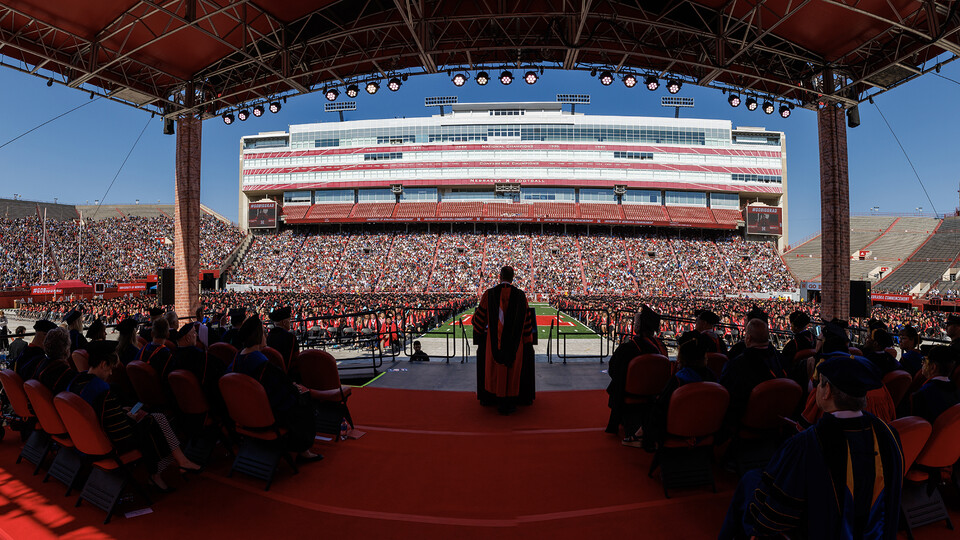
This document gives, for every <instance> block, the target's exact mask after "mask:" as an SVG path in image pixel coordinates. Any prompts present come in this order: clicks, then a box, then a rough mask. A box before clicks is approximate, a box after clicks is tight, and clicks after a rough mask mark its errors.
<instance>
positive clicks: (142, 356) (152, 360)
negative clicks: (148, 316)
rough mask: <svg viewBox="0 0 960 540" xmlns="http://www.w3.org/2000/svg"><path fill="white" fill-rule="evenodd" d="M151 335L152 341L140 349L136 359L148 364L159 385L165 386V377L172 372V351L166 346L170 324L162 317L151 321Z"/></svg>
mask: <svg viewBox="0 0 960 540" xmlns="http://www.w3.org/2000/svg"><path fill="white" fill-rule="evenodd" d="M151 335H152V336H153V341H151V342H150V343H147V344H146V345H144V346H143V348H142V349H140V352H139V353H137V357H136V359H137V360H139V361H141V362H143V363H145V364H150V367H152V368H153V370H154V371H155V372H156V373H157V377H158V378H159V379H160V382H161V384H162V385H164V386H166V380H167V375H169V374H170V372H171V371H173V362H172V360H173V351H171V350H170V349H169V348H167V345H166V341H167V338H168V337H170V323H168V322H167V320H166V319H164V318H162V317H161V318H159V319H157V320H155V321H153V327H152V328H151Z"/></svg>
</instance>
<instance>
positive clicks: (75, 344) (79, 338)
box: [63, 309, 87, 352]
mask: <svg viewBox="0 0 960 540" xmlns="http://www.w3.org/2000/svg"><path fill="white" fill-rule="evenodd" d="M63 322H65V323H67V328H68V329H70V352H73V351H76V350H79V349H86V348H87V338H85V337H83V313H81V312H80V311H78V310H76V309H72V310H70V311H69V312H67V314H66V316H64V318H63Z"/></svg>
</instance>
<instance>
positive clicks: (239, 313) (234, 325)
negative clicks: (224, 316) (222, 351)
mask: <svg viewBox="0 0 960 540" xmlns="http://www.w3.org/2000/svg"><path fill="white" fill-rule="evenodd" d="M229 315H230V329H229V330H227V331H225V332H224V333H223V335H222V336H221V337H220V341H222V342H224V343H229V344H231V345H233V346H234V347H236V348H237V349H240V348H242V347H243V344H242V343H241V342H240V339H239V331H240V325H242V324H243V321H244V319H246V318H247V310H246V309H245V308H238V309H231V310H230V312H229Z"/></svg>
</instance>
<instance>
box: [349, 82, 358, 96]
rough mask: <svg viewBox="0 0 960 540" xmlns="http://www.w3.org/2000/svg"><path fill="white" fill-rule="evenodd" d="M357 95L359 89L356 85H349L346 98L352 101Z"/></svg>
mask: <svg viewBox="0 0 960 540" xmlns="http://www.w3.org/2000/svg"><path fill="white" fill-rule="evenodd" d="M358 94H360V89H359V88H357V85H355V84H351V85H350V86H348V87H347V97H348V98H350V99H353V98H355V97H357V95H358Z"/></svg>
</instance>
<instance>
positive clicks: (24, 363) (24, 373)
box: [13, 319, 57, 381]
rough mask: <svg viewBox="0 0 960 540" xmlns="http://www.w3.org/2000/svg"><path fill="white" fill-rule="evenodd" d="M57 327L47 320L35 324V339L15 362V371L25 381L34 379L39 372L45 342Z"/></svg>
mask: <svg viewBox="0 0 960 540" xmlns="http://www.w3.org/2000/svg"><path fill="white" fill-rule="evenodd" d="M56 327H57V325H55V324H53V323H52V322H50V321H48V320H46V319H40V320H39V321H37V322H35V323H33V332H34V333H33V339H32V340H30V343H28V344H27V346H26V347H24V348H23V352H21V353H20V356H18V357H17V358H15V359H14V361H13V371H15V372H16V373H17V375H19V376H20V378H21V379H22V380H24V381H26V380H29V379H32V378H33V374H34V372H36V370H37V364H39V363H40V361H41V360H43V359H44V358H45V357H44V353H43V340H45V339H46V338H47V332H49V331H51V330H53V329H54V328H56Z"/></svg>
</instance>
